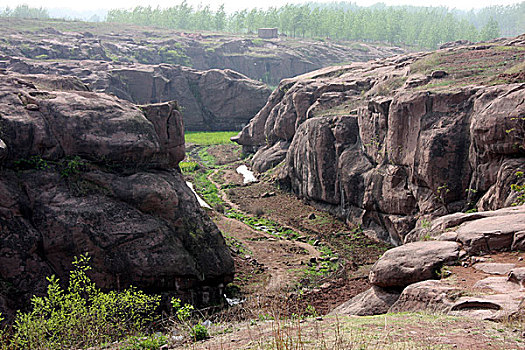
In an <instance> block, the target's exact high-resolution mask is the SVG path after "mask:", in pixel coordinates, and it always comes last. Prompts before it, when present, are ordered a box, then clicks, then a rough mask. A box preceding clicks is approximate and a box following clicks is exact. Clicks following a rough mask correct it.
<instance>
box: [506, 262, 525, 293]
mask: <svg viewBox="0 0 525 350" xmlns="http://www.w3.org/2000/svg"><path fill="white" fill-rule="evenodd" d="M508 280H509V281H510V282H513V283H516V284H518V285H520V286H521V287H522V288H525V267H518V268H515V269H512V271H511V272H510V273H509V277H508Z"/></svg>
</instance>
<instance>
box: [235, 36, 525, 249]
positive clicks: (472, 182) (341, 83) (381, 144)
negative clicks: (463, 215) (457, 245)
mask: <svg viewBox="0 0 525 350" xmlns="http://www.w3.org/2000/svg"><path fill="white" fill-rule="evenodd" d="M452 46H453V47H448V48H445V49H442V50H439V51H436V52H432V53H416V54H409V55H400V56H396V57H392V58H388V59H383V60H376V61H371V62H368V63H354V64H351V65H347V66H337V67H330V68H325V69H321V70H318V71H315V72H311V73H308V74H305V75H302V76H299V77H296V78H293V79H285V80H283V81H282V82H281V83H280V85H279V87H278V88H277V89H276V90H275V91H274V92H273V93H272V95H271V96H270V98H269V99H268V101H267V103H266V105H265V106H264V107H263V108H262V109H261V110H260V111H259V113H258V114H257V115H256V116H255V117H254V118H253V119H252V120H251V122H250V124H248V125H247V126H246V127H245V128H244V129H243V130H242V132H241V133H240V134H239V135H238V136H237V137H235V138H234V140H235V141H237V142H238V143H240V144H241V145H243V148H244V150H245V151H246V152H256V154H255V156H254V158H253V166H254V168H255V169H256V170H257V171H266V170H268V169H270V168H271V167H274V166H276V165H277V164H281V166H280V167H279V169H280V171H279V176H280V179H279V181H280V184H281V185H282V186H285V187H288V188H289V189H290V190H291V191H293V192H294V193H296V194H297V195H299V196H301V197H304V198H306V199H309V200H312V201H314V202H316V203H317V204H319V205H322V206H324V207H325V208H328V209H330V210H332V211H334V212H337V213H338V214H339V215H341V216H343V217H345V218H346V219H347V220H348V221H349V222H351V223H354V224H357V223H358V224H361V225H362V227H363V228H365V229H366V230H367V232H368V233H370V234H371V235H375V236H376V237H378V238H380V239H383V240H386V241H390V242H392V243H394V244H400V243H402V242H403V240H404V238H405V236H406V235H407V233H408V232H410V231H411V230H412V229H414V228H415V227H421V226H422V225H425V224H426V223H427V222H428V220H429V219H430V218H433V217H435V216H439V215H444V214H447V213H450V212H456V211H462V210H467V209H477V210H489V209H497V208H500V207H503V206H508V205H510V204H511V203H513V202H514V201H515V198H516V194H515V193H512V192H511V190H510V187H511V184H512V183H519V182H520V181H522V182H523V179H519V178H518V177H517V176H516V172H517V171H519V170H523V167H524V164H525V141H524V140H525V103H524V100H525V75H524V74H525V67H524V66H523V61H524V60H525V51H524V49H525V37H524V36H521V37H518V38H515V39H511V40H499V41H495V42H492V43H484V44H473V45H470V46H459V47H455V46H454V45H452Z"/></svg>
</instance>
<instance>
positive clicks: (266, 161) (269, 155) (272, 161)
mask: <svg viewBox="0 0 525 350" xmlns="http://www.w3.org/2000/svg"><path fill="white" fill-rule="evenodd" d="M289 147H290V143H289V142H287V141H281V142H277V143H276V144H274V145H273V146H271V147H262V148H261V149H259V150H258V151H257V154H259V156H258V157H257V161H254V162H253V163H252V166H253V170H255V171H258V172H265V171H266V170H268V169H270V168H273V167H274V166H276V165H277V164H279V163H280V162H282V161H283V160H284V158H285V157H286V153H287V152H288V148H289Z"/></svg>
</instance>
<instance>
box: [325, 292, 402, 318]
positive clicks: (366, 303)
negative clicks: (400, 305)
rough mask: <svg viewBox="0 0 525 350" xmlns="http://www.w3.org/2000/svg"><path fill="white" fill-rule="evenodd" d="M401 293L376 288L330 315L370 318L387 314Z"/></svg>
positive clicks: (359, 295) (354, 298) (346, 303)
mask: <svg viewBox="0 0 525 350" xmlns="http://www.w3.org/2000/svg"><path fill="white" fill-rule="evenodd" d="M400 294H401V292H399V291H398V290H395V289H393V290H387V289H383V288H380V287H377V286H372V288H369V289H367V290H366V291H364V292H362V293H360V294H358V295H356V296H355V297H353V298H352V299H350V300H348V301H347V302H345V303H343V304H341V305H339V306H338V307H336V308H335V309H333V310H332V312H331V313H332V314H343V315H356V316H371V315H379V314H384V313H387V312H388V310H389V309H390V307H392V305H394V304H395V302H396V301H397V299H398V298H399V295H400Z"/></svg>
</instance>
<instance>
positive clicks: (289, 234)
mask: <svg viewBox="0 0 525 350" xmlns="http://www.w3.org/2000/svg"><path fill="white" fill-rule="evenodd" d="M226 216H227V217H229V218H232V219H236V220H239V221H241V222H243V223H245V224H246V225H248V226H250V227H251V228H253V229H255V230H258V231H263V232H266V233H269V234H271V235H272V236H275V237H278V238H285V239H296V238H297V237H299V235H298V234H297V232H295V231H294V230H292V229H290V228H285V227H282V226H281V225H279V224H278V223H277V222H275V221H273V220H270V219H266V218H261V217H254V216H248V215H246V214H244V213H241V212H240V211H237V210H234V209H230V210H229V211H228V212H227V213H226Z"/></svg>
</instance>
